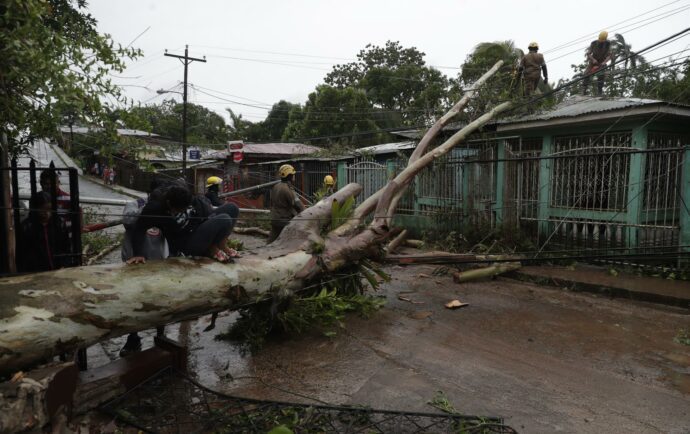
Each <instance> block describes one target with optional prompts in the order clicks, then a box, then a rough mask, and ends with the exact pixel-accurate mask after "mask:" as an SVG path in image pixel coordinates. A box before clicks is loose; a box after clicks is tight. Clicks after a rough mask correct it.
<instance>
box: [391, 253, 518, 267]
mask: <svg viewBox="0 0 690 434" xmlns="http://www.w3.org/2000/svg"><path fill="white" fill-rule="evenodd" d="M520 259H522V258H520V257H519V256H511V255H475V254H474V253H448V252H427V253H418V254H414V255H387V256H386V257H385V258H384V262H386V263H388V264H401V265H403V264H410V265H411V264H467V263H478V262H494V261H502V263H505V262H512V261H516V262H517V261H519V260H520Z"/></svg>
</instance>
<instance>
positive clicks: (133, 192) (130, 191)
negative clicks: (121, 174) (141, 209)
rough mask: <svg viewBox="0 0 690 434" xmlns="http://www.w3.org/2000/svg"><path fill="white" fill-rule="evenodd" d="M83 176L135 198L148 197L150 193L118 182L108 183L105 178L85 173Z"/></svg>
mask: <svg viewBox="0 0 690 434" xmlns="http://www.w3.org/2000/svg"><path fill="white" fill-rule="evenodd" d="M82 178H84V179H87V180H89V181H91V182H93V183H94V184H99V185H101V186H102V187H105V188H107V189H110V190H112V191H114V192H116V193H120V194H124V195H126V196H130V197H133V198H134V199H147V198H148V194H146V193H144V192H143V191H139V190H134V189H131V188H127V187H123V186H121V185H117V184H115V185H110V184H106V183H105V182H103V179H101V178H99V177H97V176H93V175H87V174H84V175H82Z"/></svg>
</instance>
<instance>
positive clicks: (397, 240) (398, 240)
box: [386, 229, 407, 253]
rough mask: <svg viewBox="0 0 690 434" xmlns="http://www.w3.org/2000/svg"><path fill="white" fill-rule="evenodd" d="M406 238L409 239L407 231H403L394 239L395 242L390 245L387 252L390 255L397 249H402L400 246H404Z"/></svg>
mask: <svg viewBox="0 0 690 434" xmlns="http://www.w3.org/2000/svg"><path fill="white" fill-rule="evenodd" d="M406 237H407V229H403V231H402V232H400V233H399V234H398V236H397V237H395V238H394V239H393V241H391V242H390V243H388V247H386V252H388V253H393V252H395V249H397V248H398V247H400V244H402V243H403V242H404V241H405V238H406Z"/></svg>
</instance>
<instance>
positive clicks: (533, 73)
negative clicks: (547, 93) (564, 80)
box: [518, 42, 549, 96]
mask: <svg viewBox="0 0 690 434" xmlns="http://www.w3.org/2000/svg"><path fill="white" fill-rule="evenodd" d="M527 48H528V49H529V53H527V54H525V55H524V56H523V57H522V60H520V68H519V69H518V74H520V75H522V77H523V80H524V83H525V96H530V95H532V94H533V93H534V91H535V90H536V89H537V85H538V84H539V79H540V78H541V73H542V72H544V83H548V82H549V73H548V72H547V70H546V62H545V61H544V55H543V54H541V53H538V51H539V44H537V43H536V42H532V43H531V44H529V46H528V47H527Z"/></svg>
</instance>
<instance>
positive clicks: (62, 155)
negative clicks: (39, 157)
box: [46, 142, 84, 176]
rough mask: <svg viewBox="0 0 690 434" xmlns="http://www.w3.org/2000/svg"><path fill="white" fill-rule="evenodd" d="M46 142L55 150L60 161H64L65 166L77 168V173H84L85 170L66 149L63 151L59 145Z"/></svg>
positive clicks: (81, 174)
mask: <svg viewBox="0 0 690 434" xmlns="http://www.w3.org/2000/svg"><path fill="white" fill-rule="evenodd" d="M46 144H47V145H48V146H50V149H52V150H53V152H55V155H57V156H58V158H59V159H60V161H62V163H63V164H64V165H65V166H67V167H71V168H73V169H77V173H79V175H80V176H83V175H84V171H83V170H82V169H81V168H80V167H79V166H77V164H76V163H75V162H74V161H73V160H72V159H71V158H70V157H69V156H68V155H67V154H65V151H63V150H62V149H61V148H60V147H59V146H58V145H54V144H52V143H49V142H46Z"/></svg>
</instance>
